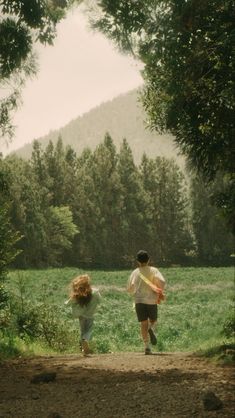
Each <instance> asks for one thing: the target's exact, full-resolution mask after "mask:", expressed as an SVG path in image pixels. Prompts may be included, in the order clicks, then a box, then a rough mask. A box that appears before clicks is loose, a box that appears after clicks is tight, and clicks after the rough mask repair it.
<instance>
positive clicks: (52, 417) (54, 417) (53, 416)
mask: <svg viewBox="0 0 235 418" xmlns="http://www.w3.org/2000/svg"><path fill="white" fill-rule="evenodd" d="M47 418H62V416H61V415H60V414H58V412H50V414H49V415H48V416H47Z"/></svg>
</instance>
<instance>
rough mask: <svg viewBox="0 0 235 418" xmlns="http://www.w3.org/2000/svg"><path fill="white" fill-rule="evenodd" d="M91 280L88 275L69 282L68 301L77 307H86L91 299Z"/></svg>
mask: <svg viewBox="0 0 235 418" xmlns="http://www.w3.org/2000/svg"><path fill="white" fill-rule="evenodd" d="M90 282H91V279H90V276H88V274H83V275H81V276H77V277H75V279H73V280H72V282H71V292H70V299H72V300H74V301H76V302H77V303H78V304H79V305H81V306H84V305H87V304H88V303H89V302H90V300H91V297H92V288H91V285H90Z"/></svg>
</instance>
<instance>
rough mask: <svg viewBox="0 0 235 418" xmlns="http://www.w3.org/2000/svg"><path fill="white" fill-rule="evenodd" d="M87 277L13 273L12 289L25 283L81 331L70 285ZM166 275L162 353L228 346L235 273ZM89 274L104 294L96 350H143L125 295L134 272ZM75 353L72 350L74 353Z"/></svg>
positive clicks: (65, 272) (66, 272)
mask: <svg viewBox="0 0 235 418" xmlns="http://www.w3.org/2000/svg"><path fill="white" fill-rule="evenodd" d="M82 272H83V271H82V270H78V269H72V268H64V269H49V270H28V271H20V272H19V271H12V272H11V273H10V274H9V282H8V286H9V288H10V289H11V290H13V291H14V292H16V293H19V283H21V286H22V285H23V286H24V287H25V295H26V297H27V298H28V299H30V300H35V301H37V302H40V301H43V302H46V303H48V304H49V305H52V306H53V305H56V306H61V308H62V315H63V316H64V318H65V320H66V321H69V322H68V324H69V326H71V327H74V326H75V327H76V326H77V324H76V321H72V320H70V312H69V310H68V308H67V307H66V306H65V305H64V301H65V300H66V298H67V296H68V286H69V282H70V280H71V279H72V278H73V277H74V276H75V275H77V274H81V273H82ZM161 272H162V273H163V275H164V276H165V278H166V280H167V289H166V293H167V301H166V302H165V303H163V304H161V305H160V307H159V321H158V322H159V327H158V335H159V338H158V340H159V343H158V347H157V349H158V350H159V351H195V350H200V349H207V348H210V347H213V346H216V345H219V344H223V343H224V342H225V338H224V337H223V336H222V335H221V331H222V327H223V323H224V321H225V319H226V317H227V316H228V314H229V312H231V310H232V304H233V291H234V287H233V286H234V285H233V274H234V271H233V268H171V269H164V268H162V269H161ZM88 273H90V275H91V277H92V282H93V285H94V286H97V287H98V288H100V291H101V294H102V304H101V306H100V307H99V311H98V313H97V315H96V321H95V326H94V332H93V345H94V347H95V349H96V350H98V351H99V352H108V351H138V350H141V349H142V344H141V340H140V336H139V327H138V323H137V320H136V316H135V312H134V310H133V306H132V300H131V297H130V296H129V295H128V294H127V293H126V291H125V286H126V282H127V279H128V276H129V274H130V271H110V272H107V271H91V272H88ZM76 349H77V348H76V347H71V351H74V350H76Z"/></svg>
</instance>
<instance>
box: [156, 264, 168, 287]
mask: <svg viewBox="0 0 235 418" xmlns="http://www.w3.org/2000/svg"><path fill="white" fill-rule="evenodd" d="M155 281H156V285H157V287H160V289H162V290H164V288H165V285H166V280H165V279H164V277H163V275H162V274H161V273H160V271H159V270H157V269H156V273H155Z"/></svg>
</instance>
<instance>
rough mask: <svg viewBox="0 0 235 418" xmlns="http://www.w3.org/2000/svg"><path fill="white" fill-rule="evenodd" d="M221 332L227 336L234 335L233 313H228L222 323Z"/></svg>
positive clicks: (234, 322)
mask: <svg viewBox="0 0 235 418" xmlns="http://www.w3.org/2000/svg"><path fill="white" fill-rule="evenodd" d="M223 334H224V335H225V336H226V337H227V338H234V337H235V315H234V313H232V314H230V315H229V316H228V318H227V320H226V321H225V323H224V325H223Z"/></svg>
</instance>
